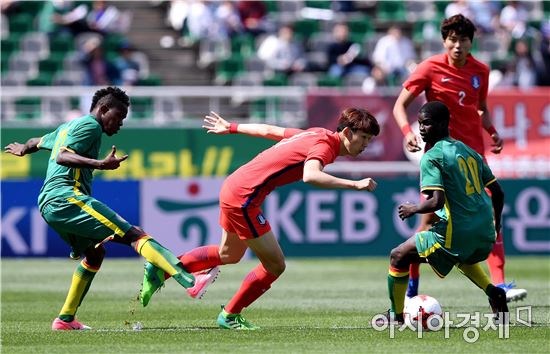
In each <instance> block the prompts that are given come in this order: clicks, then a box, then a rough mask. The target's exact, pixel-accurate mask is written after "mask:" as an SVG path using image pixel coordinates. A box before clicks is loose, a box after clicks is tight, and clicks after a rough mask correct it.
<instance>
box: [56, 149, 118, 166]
mask: <svg viewBox="0 0 550 354" xmlns="http://www.w3.org/2000/svg"><path fill="white" fill-rule="evenodd" d="M127 158H128V155H124V156H122V157H117V156H116V147H115V146H114V145H113V147H112V150H111V152H110V153H109V154H108V155H107V157H105V158H104V159H103V160H95V159H90V158H87V157H84V156H81V155H79V154H77V153H75V152H73V151H70V150H68V149H66V148H65V149H63V148H62V149H60V151H59V154H57V159H56V162H57V163H58V164H60V165H62V166H66V167H74V168H93V169H96V170H116V169H117V168H119V167H120V163H121V162H122V161H124V160H126V159H127Z"/></svg>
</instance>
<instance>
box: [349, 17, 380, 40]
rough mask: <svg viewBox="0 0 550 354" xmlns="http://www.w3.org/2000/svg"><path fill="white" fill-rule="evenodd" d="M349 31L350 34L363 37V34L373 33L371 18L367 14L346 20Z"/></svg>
mask: <svg viewBox="0 0 550 354" xmlns="http://www.w3.org/2000/svg"><path fill="white" fill-rule="evenodd" d="M347 24H348V27H349V32H350V35H351V36H358V37H359V38H361V40H362V39H363V37H364V36H365V35H368V34H372V33H374V28H373V26H372V20H371V18H370V17H368V16H363V17H359V18H355V19H350V20H349V21H348V22H347Z"/></svg>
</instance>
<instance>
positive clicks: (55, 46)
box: [50, 36, 74, 53]
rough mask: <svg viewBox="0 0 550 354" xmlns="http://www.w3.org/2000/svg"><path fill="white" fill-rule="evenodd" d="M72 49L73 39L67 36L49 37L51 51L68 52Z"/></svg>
mask: <svg viewBox="0 0 550 354" xmlns="http://www.w3.org/2000/svg"><path fill="white" fill-rule="evenodd" d="M73 50H74V40H73V38H72V37H68V36H55V37H53V38H51V39H50V52H51V53H69V52H72V51H73Z"/></svg>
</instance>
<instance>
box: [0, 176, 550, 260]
mask: <svg viewBox="0 0 550 354" xmlns="http://www.w3.org/2000/svg"><path fill="white" fill-rule="evenodd" d="M222 181H223V180H222V179H220V178H196V179H193V178H191V179H156V180H142V181H139V182H132V181H126V182H113V181H112V182H106V181H97V182H96V183H95V185H94V194H95V196H96V197H97V198H98V199H100V200H102V201H104V202H105V203H106V204H107V205H109V206H111V207H112V208H113V209H114V210H116V211H117V212H119V213H120V214H121V215H122V216H123V217H124V218H126V219H127V220H128V221H129V222H130V223H133V224H138V225H142V226H143V228H144V229H145V230H147V231H148V232H149V233H151V234H152V235H153V236H154V237H155V238H157V239H158V240H159V241H160V242H162V243H163V244H165V245H166V246H167V247H168V248H170V249H171V250H172V251H174V252H175V253H177V254H180V253H181V252H184V251H187V250H189V249H191V248H194V247H197V246H201V245H205V244H211V243H216V244H217V243H218V242H219V240H220V235H221V229H220V227H219V225H218V218H219V209H218V192H219V189H220V186H221V183H222ZM378 182H379V185H378V189H377V190H376V192H375V193H367V192H357V191H344V190H326V189H318V188H314V187H310V186H308V185H305V184H303V183H297V184H294V185H290V186H286V187H283V188H280V189H277V190H276V191H274V192H273V193H272V194H271V195H270V196H269V197H268V198H267V200H266V202H265V204H264V208H263V210H264V213H265V216H266V218H267V219H268V220H269V222H270V224H271V226H272V228H273V230H274V232H275V234H276V235H277V236H278V237H279V240H280V243H281V246H282V248H283V250H284V251H285V254H286V255H287V256H290V257H292V256H295V257H314V256H368V255H373V256H374V255H376V256H387V255H388V253H389V251H390V250H391V249H392V248H393V247H395V246H396V245H397V244H399V243H400V242H402V241H403V240H404V239H406V238H407V237H409V236H410V235H412V234H413V233H414V230H415V229H416V227H417V224H418V222H419V218H412V220H410V221H408V222H403V221H401V220H400V219H399V217H398V215H397V206H398V205H399V204H400V203H402V202H404V201H416V200H418V181H417V180H416V179H404V178H398V179H379V180H378ZM501 183H502V185H503V188H504V190H505V193H506V206H505V209H504V222H503V228H504V239H505V241H504V242H505V247H506V252H507V254H510V255H521V254H550V239H549V237H548V231H549V230H550V190H549V188H548V182H547V181H543V180H503V181H501ZM40 185H41V182H40V181H38V180H30V181H21V182H17V181H12V182H6V181H4V182H2V186H1V187H2V256H8V257H14V256H15V257H35V256H36V257H38V256H50V257H65V256H67V255H68V252H69V248H68V246H67V245H65V244H64V243H63V242H62V241H61V239H60V238H59V237H58V236H57V235H56V234H55V232H53V231H51V230H50V229H49V228H48V226H47V225H46V224H45V223H44V221H43V220H42V218H41V217H40V215H39V212H38V210H37V207H36V197H37V195H38V192H39V189H40ZM107 248H108V252H109V255H110V256H135V254H134V253H133V251H132V250H130V249H129V248H124V247H123V246H120V245H116V244H108V246H107Z"/></svg>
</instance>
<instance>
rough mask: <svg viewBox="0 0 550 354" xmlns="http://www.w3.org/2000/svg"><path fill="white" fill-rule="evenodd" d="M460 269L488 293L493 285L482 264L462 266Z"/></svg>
mask: <svg viewBox="0 0 550 354" xmlns="http://www.w3.org/2000/svg"><path fill="white" fill-rule="evenodd" d="M458 269H459V270H460V271H461V272H462V274H464V275H465V276H467V277H468V278H469V279H470V280H471V281H472V282H473V283H474V284H475V285H477V286H478V287H479V288H480V289H481V290H483V291H486V289H487V287H488V286H489V285H490V284H491V280H490V279H489V276H488V275H487V273H486V272H485V271H484V270H483V268H482V267H481V263H476V264H461V265H459V266H458Z"/></svg>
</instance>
